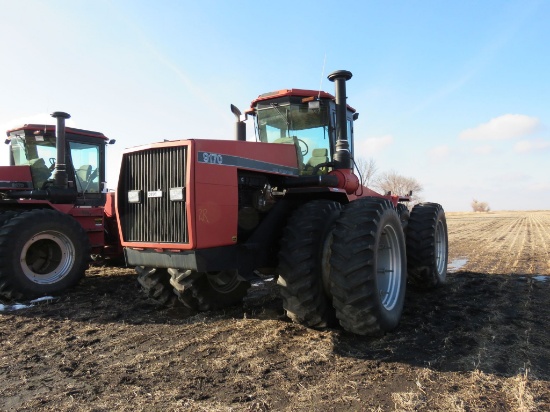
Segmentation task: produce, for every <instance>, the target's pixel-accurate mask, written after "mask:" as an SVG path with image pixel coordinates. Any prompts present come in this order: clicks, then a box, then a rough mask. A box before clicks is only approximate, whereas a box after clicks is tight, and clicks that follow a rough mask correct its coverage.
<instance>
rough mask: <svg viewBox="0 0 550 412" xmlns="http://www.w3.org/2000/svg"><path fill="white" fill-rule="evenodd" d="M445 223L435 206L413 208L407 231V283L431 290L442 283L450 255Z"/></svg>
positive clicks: (422, 204) (426, 204) (441, 211)
mask: <svg viewBox="0 0 550 412" xmlns="http://www.w3.org/2000/svg"><path fill="white" fill-rule="evenodd" d="M448 249H449V243H448V235H447V220H446V219H445V212H444V210H443V207H442V206H441V205H440V204H437V203H420V204H418V205H415V206H414V208H413V210H412V212H411V217H410V219H409V225H408V229H407V261H408V271H409V279H410V281H411V283H413V284H414V285H416V286H418V287H420V288H425V289H430V288H433V287H436V286H439V285H441V284H443V283H445V280H446V277H447V258H448V254H449V251H448Z"/></svg>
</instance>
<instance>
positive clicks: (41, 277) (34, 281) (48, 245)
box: [0, 209, 90, 299]
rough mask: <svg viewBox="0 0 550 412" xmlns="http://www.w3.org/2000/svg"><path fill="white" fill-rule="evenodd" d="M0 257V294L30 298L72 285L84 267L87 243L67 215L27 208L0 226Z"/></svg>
mask: <svg viewBox="0 0 550 412" xmlns="http://www.w3.org/2000/svg"><path fill="white" fill-rule="evenodd" d="M6 213H10V212H6ZM0 256H2V259H1V260H0V294H1V295H2V296H4V297H6V298H8V299H23V298H26V299H33V298H36V297H40V296H45V295H55V294H58V293H60V292H63V291H64V290H65V289H67V288H70V287H71V286H74V285H76V284H77V283H78V281H79V280H80V279H81V278H82V276H84V272H85V271H86V269H87V268H88V263H89V261H90V243H89V240H88V235H87V234H86V231H85V230H84V229H83V228H82V226H81V225H80V224H79V223H78V222H77V221H76V220H75V219H73V218H72V217H71V216H69V215H66V214H63V213H61V212H58V211H56V210H50V209H34V210H27V211H24V212H21V213H19V214H16V215H14V216H13V217H11V218H10V219H8V220H6V221H5V222H4V224H3V225H2V226H1V227H0Z"/></svg>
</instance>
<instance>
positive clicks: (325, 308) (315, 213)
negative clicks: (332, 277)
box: [277, 200, 342, 328]
mask: <svg viewBox="0 0 550 412" xmlns="http://www.w3.org/2000/svg"><path fill="white" fill-rule="evenodd" d="M341 210H342V205H341V204H340V203H338V202H334V201H330V200H314V201H311V202H309V203H306V204H305V205H303V206H301V207H300V208H299V209H297V210H296V211H295V212H294V213H293V214H292V216H291V218H290V219H289V221H288V223H287V226H286V227H285V230H284V233H283V236H282V238H281V249H280V252H279V267H278V273H279V277H278V280H277V284H278V285H279V290H280V293H281V295H282V297H283V307H284V309H285V310H286V313H287V316H288V317H289V318H290V319H292V320H293V321H294V322H296V323H300V324H302V325H305V326H309V327H318V328H322V327H326V326H329V325H330V324H332V323H334V321H335V315H334V309H333V307H332V303H331V299H330V296H329V295H328V291H327V290H326V289H327V286H328V275H329V272H330V266H329V263H328V259H329V257H330V247H327V245H328V243H329V242H330V241H329V239H328V237H329V235H330V231H331V229H332V226H333V223H334V221H335V220H336V219H337V218H338V216H340V211H341ZM327 252H328V253H327ZM324 279H325V280H324Z"/></svg>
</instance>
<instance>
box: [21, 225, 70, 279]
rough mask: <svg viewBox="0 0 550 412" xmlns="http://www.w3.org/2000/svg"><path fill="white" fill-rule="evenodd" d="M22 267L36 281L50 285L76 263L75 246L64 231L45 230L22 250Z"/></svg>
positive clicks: (66, 273) (67, 272) (62, 276)
mask: <svg viewBox="0 0 550 412" xmlns="http://www.w3.org/2000/svg"><path fill="white" fill-rule="evenodd" d="M20 262H21V269H22V270H23V273H24V274H25V276H26V277H27V278H28V279H29V280H31V281H32V282H34V283H37V284H40V285H49V284H53V283H56V282H59V281H60V280H61V279H63V278H64V277H65V276H67V275H68V274H69V272H70V271H71V269H72V268H73V265H74V263H75V247H74V245H73V243H72V242H71V241H70V239H69V238H68V237H67V236H66V235H64V234H63V233H60V232H56V231H45V232H40V233H37V234H36V235H34V236H33V237H32V238H31V239H29V240H28V241H27V242H26V243H25V245H24V246H23V249H22V251H21V256H20Z"/></svg>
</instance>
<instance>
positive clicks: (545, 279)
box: [533, 275, 550, 282]
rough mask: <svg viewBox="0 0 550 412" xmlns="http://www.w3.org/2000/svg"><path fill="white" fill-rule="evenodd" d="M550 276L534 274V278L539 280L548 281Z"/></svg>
mask: <svg viewBox="0 0 550 412" xmlns="http://www.w3.org/2000/svg"><path fill="white" fill-rule="evenodd" d="M549 277H550V276H544V275H537V276H533V279H535V280H536V281H537V282H546V281H547V280H548V278H549Z"/></svg>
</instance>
